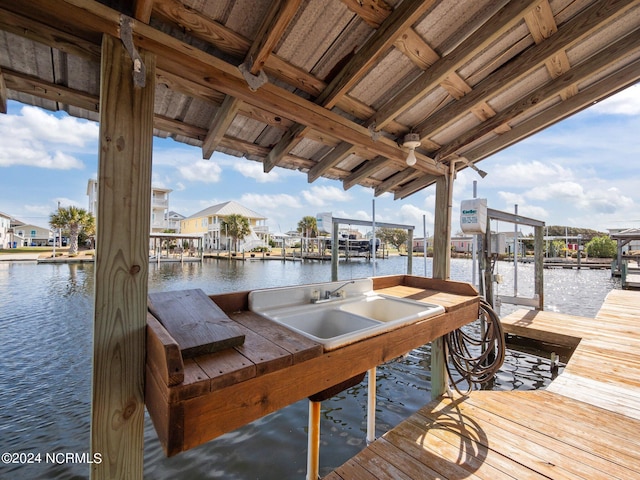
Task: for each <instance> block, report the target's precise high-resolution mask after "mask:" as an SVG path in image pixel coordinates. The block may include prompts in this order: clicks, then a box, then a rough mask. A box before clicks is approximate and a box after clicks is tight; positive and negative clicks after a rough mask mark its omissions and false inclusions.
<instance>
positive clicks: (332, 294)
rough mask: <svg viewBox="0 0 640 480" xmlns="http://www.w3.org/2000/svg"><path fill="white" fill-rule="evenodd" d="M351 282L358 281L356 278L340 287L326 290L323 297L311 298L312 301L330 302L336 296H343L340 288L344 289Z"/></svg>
mask: <svg viewBox="0 0 640 480" xmlns="http://www.w3.org/2000/svg"><path fill="white" fill-rule="evenodd" d="M350 283H356V282H355V280H350V281H348V282H344V283H343V284H342V285H340V286H339V287H338V288H336V289H334V290H325V291H324V297H322V298H312V299H311V303H324V302H329V301H331V300H333V299H334V298H341V296H340V294H339V292H340V290H342V289H343V288H344V287H345V286H346V285H349V284H350Z"/></svg>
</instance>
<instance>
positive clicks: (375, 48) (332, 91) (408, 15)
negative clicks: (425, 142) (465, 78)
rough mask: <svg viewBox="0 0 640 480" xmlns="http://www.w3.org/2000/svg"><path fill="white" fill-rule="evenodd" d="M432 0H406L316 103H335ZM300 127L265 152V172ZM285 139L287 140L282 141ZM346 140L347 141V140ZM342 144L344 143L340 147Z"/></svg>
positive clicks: (296, 137)
mask: <svg viewBox="0 0 640 480" xmlns="http://www.w3.org/2000/svg"><path fill="white" fill-rule="evenodd" d="M432 2H433V0H430V1H427V2H425V1H423V0H406V1H405V2H403V3H402V4H401V5H400V6H399V7H398V8H397V9H395V10H394V11H393V13H392V14H391V15H389V17H388V18H387V19H386V20H385V22H384V23H383V24H382V25H381V26H380V28H379V29H378V30H376V32H375V33H374V34H373V35H372V36H371V37H369V39H368V40H367V42H366V43H365V44H364V45H363V46H362V48H361V49H360V50H358V52H357V53H356V54H355V55H354V56H353V57H352V58H351V59H350V60H349V62H347V64H346V65H345V66H344V67H343V68H342V70H341V71H340V72H339V73H338V74H337V75H336V76H335V77H334V78H333V79H331V82H330V83H329V85H327V87H326V88H325V89H324V90H323V91H322V93H321V94H320V95H319V96H318V98H316V103H317V104H318V105H322V106H323V107H325V108H327V109H331V108H333V107H334V106H336V105H337V103H338V102H339V101H340V99H341V98H342V97H344V96H345V95H346V94H347V92H348V91H349V89H351V88H352V87H353V86H354V85H355V84H356V83H357V82H358V80H360V79H361V78H362V76H364V75H365V74H366V73H367V72H368V71H369V70H370V69H371V67H372V66H373V65H375V62H376V61H377V60H378V59H379V58H380V56H381V55H383V54H384V53H386V52H387V50H388V49H389V48H390V47H391V46H392V45H393V42H394V41H395V39H396V38H397V37H398V36H399V35H400V33H402V31H404V30H406V29H407V28H409V27H410V26H411V25H412V24H413V23H415V22H416V21H417V19H418V18H419V17H420V16H421V15H422V13H424V11H426V9H427V8H428V7H429V6H430V5H431V3H432ZM305 130H306V129H304V128H298V129H296V131H295V132H293V133H292V134H290V135H288V136H286V137H284V138H283V139H282V140H281V141H280V142H278V144H277V145H276V148H274V151H273V154H271V155H269V162H268V163H265V172H268V171H270V170H271V169H272V168H273V167H274V166H275V165H278V164H279V163H280V161H281V160H282V157H283V156H284V155H285V154H286V153H287V152H289V151H291V150H292V149H293V148H294V147H295V146H296V144H297V143H298V142H299V141H300V140H301V139H302V138H303V137H304V133H305ZM287 140H288V143H286V141H287ZM347 143H349V142H347ZM344 148H346V147H344Z"/></svg>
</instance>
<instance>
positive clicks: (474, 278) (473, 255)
mask: <svg viewBox="0 0 640 480" xmlns="http://www.w3.org/2000/svg"><path fill="white" fill-rule="evenodd" d="M477 195H478V181H477V180H474V181H473V198H476V197H477ZM477 243H478V235H473V240H472V242H471V283H472V284H473V285H478V281H477V270H476V256H477V249H478V246H477Z"/></svg>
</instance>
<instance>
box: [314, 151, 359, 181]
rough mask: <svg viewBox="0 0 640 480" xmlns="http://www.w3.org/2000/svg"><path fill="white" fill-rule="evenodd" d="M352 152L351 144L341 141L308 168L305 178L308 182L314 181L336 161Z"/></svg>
mask: <svg viewBox="0 0 640 480" xmlns="http://www.w3.org/2000/svg"><path fill="white" fill-rule="evenodd" d="M353 153H354V148H353V145H351V144H349V143H346V142H343V143H341V144H340V145H338V146H337V147H336V148H334V149H333V150H331V151H330V152H329V153H327V154H326V155H325V156H324V157H322V159H321V160H320V161H319V162H318V163H316V164H315V165H314V166H313V167H312V168H311V170H309V173H308V174H307V180H308V181H309V183H311V182H315V181H316V180H317V179H318V178H320V177H321V176H322V175H323V174H324V173H326V172H327V171H328V170H330V169H331V168H333V167H335V166H336V165H337V164H338V163H340V162H341V161H343V160H344V159H345V158H347V157H348V156H349V155H352V154H353Z"/></svg>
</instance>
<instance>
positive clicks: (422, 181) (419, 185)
mask: <svg viewBox="0 0 640 480" xmlns="http://www.w3.org/2000/svg"><path fill="white" fill-rule="evenodd" d="M435 180H436V177H435V176H433V175H421V176H419V177H417V178H415V179H413V180H411V181H410V182H409V183H407V184H406V185H404V186H403V187H402V188H400V189H398V190H396V191H395V194H394V196H393V199H394V200H399V199H403V198H406V197H408V196H409V195H412V194H414V193H416V192H417V191H418V190H422V189H423V188H426V187H428V186H429V185H431V184H433V183H434V182H435Z"/></svg>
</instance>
